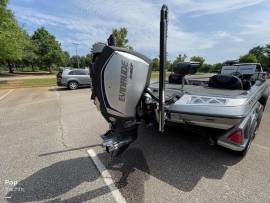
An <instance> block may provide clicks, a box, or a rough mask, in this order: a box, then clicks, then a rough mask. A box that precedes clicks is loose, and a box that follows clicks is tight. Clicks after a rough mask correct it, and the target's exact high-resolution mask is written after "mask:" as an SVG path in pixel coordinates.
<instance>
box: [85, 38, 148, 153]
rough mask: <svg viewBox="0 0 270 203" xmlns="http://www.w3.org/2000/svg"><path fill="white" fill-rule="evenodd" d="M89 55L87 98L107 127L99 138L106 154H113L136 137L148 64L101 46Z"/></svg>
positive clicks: (123, 51) (134, 55)
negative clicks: (91, 56) (108, 128)
mask: <svg viewBox="0 0 270 203" xmlns="http://www.w3.org/2000/svg"><path fill="white" fill-rule="evenodd" d="M111 38H112V36H111V37H110V38H109V39H110V41H113V42H114V41H115V40H112V39H111ZM108 41H109V40H108ZM92 51H93V54H94V57H93V63H92V66H91V68H90V73H91V78H92V97H91V98H92V99H93V100H94V102H95V104H96V105H97V107H98V108H99V109H100V111H101V113H102V115H103V117H104V118H105V119H106V120H107V121H108V122H109V123H110V124H111V129H110V130H109V131H108V132H107V133H106V134H105V135H103V136H102V138H103V139H104V143H103V145H104V146H105V147H106V149H107V151H114V150H118V149H120V148H121V147H123V146H126V147H127V146H128V145H129V144H130V143H131V142H132V141H134V140H135V139H136V137H137V127H138V119H137V106H138V104H139V102H140V101H141V97H142V95H143V92H144V90H145V88H146V87H148V86H149V83H150V76H151V66H150V63H151V60H150V59H149V58H147V57H145V56H143V55H141V54H139V53H137V52H134V51H131V50H129V49H125V48H119V47H115V46H106V45H104V44H101V43H99V44H95V45H94V46H93V50H92Z"/></svg>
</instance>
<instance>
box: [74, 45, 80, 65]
mask: <svg viewBox="0 0 270 203" xmlns="http://www.w3.org/2000/svg"><path fill="white" fill-rule="evenodd" d="M72 44H73V45H75V49H76V58H77V68H80V64H79V57H78V53H77V49H78V46H79V45H80V44H79V43H75V42H72Z"/></svg>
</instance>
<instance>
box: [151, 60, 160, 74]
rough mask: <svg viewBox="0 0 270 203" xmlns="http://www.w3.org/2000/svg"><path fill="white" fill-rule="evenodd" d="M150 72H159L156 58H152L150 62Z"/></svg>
mask: <svg viewBox="0 0 270 203" xmlns="http://www.w3.org/2000/svg"><path fill="white" fill-rule="evenodd" d="M152 70H153V71H158V70H159V59H158V58H154V59H153V60H152Z"/></svg>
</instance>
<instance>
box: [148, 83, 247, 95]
mask: <svg viewBox="0 0 270 203" xmlns="http://www.w3.org/2000/svg"><path fill="white" fill-rule="evenodd" d="M165 87H166V89H165V95H166V97H170V95H172V94H173V92H174V91H175V90H181V88H182V85H178V84H168V83H167V84H166V86H165ZM150 88H151V89H152V90H154V93H155V94H158V89H159V83H158V82H155V83H152V84H151V85H150ZM184 90H185V92H188V93H191V94H192V93H194V94H200V95H217V96H225V97H235V96H239V95H241V94H243V93H244V92H246V90H225V89H215V88H209V87H205V86H196V85H185V86H184ZM157 96H158V95H157Z"/></svg>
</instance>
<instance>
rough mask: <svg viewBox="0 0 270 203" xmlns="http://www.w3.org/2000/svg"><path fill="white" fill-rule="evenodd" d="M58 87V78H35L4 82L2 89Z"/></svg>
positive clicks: (0, 84) (0, 85)
mask: <svg viewBox="0 0 270 203" xmlns="http://www.w3.org/2000/svg"><path fill="white" fill-rule="evenodd" d="M54 85H56V78H35V79H18V80H9V81H2V82H1V83H0V89H13V88H27V87H50V86H54Z"/></svg>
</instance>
